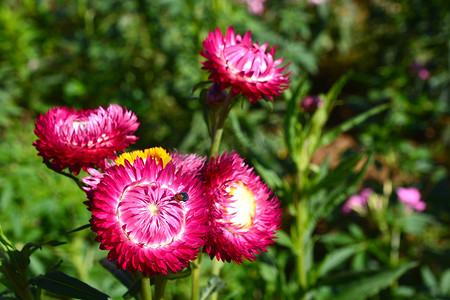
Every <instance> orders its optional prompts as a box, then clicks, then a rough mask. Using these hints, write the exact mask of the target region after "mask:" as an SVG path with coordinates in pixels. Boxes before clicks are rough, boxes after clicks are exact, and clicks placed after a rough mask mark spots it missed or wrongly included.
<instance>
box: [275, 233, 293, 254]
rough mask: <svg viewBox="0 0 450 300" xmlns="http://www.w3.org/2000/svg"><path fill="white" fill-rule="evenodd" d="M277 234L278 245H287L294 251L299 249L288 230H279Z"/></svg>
mask: <svg viewBox="0 0 450 300" xmlns="http://www.w3.org/2000/svg"><path fill="white" fill-rule="evenodd" d="M276 236H277V239H276V242H277V244H278V245H282V246H285V247H287V248H289V249H290V250H291V251H292V252H294V253H295V252H296V251H297V250H296V248H295V244H294V243H293V242H292V240H291V238H290V236H289V235H288V234H287V233H286V232H284V231H282V230H279V231H278V232H277V233H276Z"/></svg>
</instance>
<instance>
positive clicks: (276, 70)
mask: <svg viewBox="0 0 450 300" xmlns="http://www.w3.org/2000/svg"><path fill="white" fill-rule="evenodd" d="M250 36H251V32H250V31H248V32H247V33H246V34H245V35H244V37H243V38H242V37H241V35H240V34H238V35H237V36H236V35H235V33H234V29H233V27H229V28H228V30H227V33H226V36H225V37H224V36H223V35H222V32H221V31H220V29H219V28H217V29H216V31H215V32H214V31H211V32H210V33H209V34H208V37H207V38H206V40H205V41H204V42H203V48H204V49H203V50H202V51H201V52H200V54H201V55H202V56H203V57H205V58H206V59H207V60H206V61H204V62H202V64H203V67H202V69H205V70H209V72H210V73H211V74H210V75H209V79H211V80H212V81H214V82H218V83H219V84H220V87H221V88H222V89H227V88H229V87H231V93H232V96H236V95H238V94H240V93H241V94H242V95H244V96H246V97H248V99H249V100H250V101H252V102H256V101H257V100H258V99H261V98H263V97H266V98H269V99H270V100H273V96H274V95H279V94H281V92H282V91H283V90H284V89H287V88H288V87H289V85H288V83H289V78H288V76H289V75H290V74H291V72H289V73H283V72H284V71H285V70H286V68H287V66H288V65H286V66H284V67H278V66H279V65H280V64H281V63H282V62H283V60H284V58H281V59H278V60H275V61H274V60H273V59H274V58H273V56H274V54H275V49H276V46H274V47H273V48H271V49H270V50H269V52H267V53H266V49H267V46H268V44H267V43H266V44H264V45H262V46H259V44H258V42H255V43H254V44H252V40H251V37H250Z"/></svg>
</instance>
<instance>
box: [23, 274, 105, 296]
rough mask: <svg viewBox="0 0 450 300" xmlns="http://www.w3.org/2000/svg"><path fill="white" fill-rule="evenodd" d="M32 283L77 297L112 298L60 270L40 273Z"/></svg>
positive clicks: (48, 289)
mask: <svg viewBox="0 0 450 300" xmlns="http://www.w3.org/2000/svg"><path fill="white" fill-rule="evenodd" d="M30 283H31V284H33V285H35V286H37V287H39V288H41V289H44V290H47V291H50V292H52V293H56V294H59V295H64V296H69V297H73V298H77V299H86V300H101V299H110V297H109V296H108V295H106V294H104V293H102V292H100V291H99V290H97V289H95V288H93V287H91V286H90V285H88V284H86V283H84V282H82V281H80V280H78V279H76V278H74V277H71V276H69V275H66V274H64V273H62V272H60V271H52V272H49V273H47V274H45V275H39V276H38V277H36V278H34V279H32V280H30Z"/></svg>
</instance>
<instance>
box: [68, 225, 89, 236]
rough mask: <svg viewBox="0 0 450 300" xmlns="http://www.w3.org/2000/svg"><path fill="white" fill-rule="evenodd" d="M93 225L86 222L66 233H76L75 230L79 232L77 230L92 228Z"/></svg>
mask: <svg viewBox="0 0 450 300" xmlns="http://www.w3.org/2000/svg"><path fill="white" fill-rule="evenodd" d="M91 226H92V224H85V225H83V226H80V227H78V228H75V229H73V230H70V231H67V232H66V233H64V235H68V234H71V233H74V232H77V231H80V230H83V229H86V228H90V227H91Z"/></svg>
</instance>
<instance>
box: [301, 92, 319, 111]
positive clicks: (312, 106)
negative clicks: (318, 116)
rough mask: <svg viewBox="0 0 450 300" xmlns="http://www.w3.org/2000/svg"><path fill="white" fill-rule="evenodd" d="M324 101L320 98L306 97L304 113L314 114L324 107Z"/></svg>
mask: <svg viewBox="0 0 450 300" xmlns="http://www.w3.org/2000/svg"><path fill="white" fill-rule="evenodd" d="M322 103H323V101H322V99H320V98H319V97H318V96H306V97H305V99H303V101H302V104H301V106H302V108H303V110H304V111H306V112H309V113H312V112H315V111H316V109H317V108H319V107H320V106H321V105H322Z"/></svg>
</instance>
